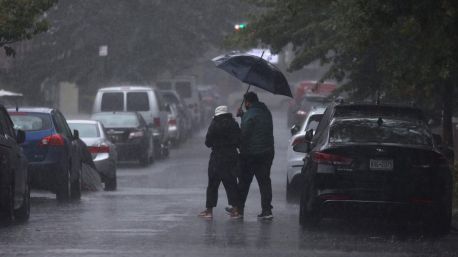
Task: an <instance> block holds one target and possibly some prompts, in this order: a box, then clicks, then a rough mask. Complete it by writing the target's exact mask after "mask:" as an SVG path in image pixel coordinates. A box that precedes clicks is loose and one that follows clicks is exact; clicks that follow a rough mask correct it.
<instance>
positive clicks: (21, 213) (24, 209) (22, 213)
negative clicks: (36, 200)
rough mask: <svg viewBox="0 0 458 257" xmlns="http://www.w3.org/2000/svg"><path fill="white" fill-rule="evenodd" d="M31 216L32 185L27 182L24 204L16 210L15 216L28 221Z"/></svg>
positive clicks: (17, 218)
mask: <svg viewBox="0 0 458 257" xmlns="http://www.w3.org/2000/svg"><path fill="white" fill-rule="evenodd" d="M29 217H30V185H29V183H28V182H26V185H25V192H24V196H23V199H22V204H21V207H19V209H17V210H15V211H14V218H15V219H16V220H18V221H21V222H24V221H27V220H28V219H29Z"/></svg>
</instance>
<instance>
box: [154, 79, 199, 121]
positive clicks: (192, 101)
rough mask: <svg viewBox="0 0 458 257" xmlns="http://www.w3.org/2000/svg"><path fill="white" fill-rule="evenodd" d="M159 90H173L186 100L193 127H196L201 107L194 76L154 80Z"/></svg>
mask: <svg viewBox="0 0 458 257" xmlns="http://www.w3.org/2000/svg"><path fill="white" fill-rule="evenodd" d="M156 86H157V88H158V89H159V90H175V91H176V92H177V93H178V94H179V95H180V97H181V98H183V100H184V101H185V102H186V106H187V107H188V108H189V109H190V111H191V115H192V121H193V125H194V127H198V126H199V125H200V123H201V120H202V117H201V115H202V114H201V108H200V100H201V99H200V97H199V91H198V89H197V85H196V80H195V78H194V77H192V76H189V77H185V76H183V77H176V78H173V79H167V80H160V81H157V82H156Z"/></svg>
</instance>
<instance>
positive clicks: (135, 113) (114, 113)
mask: <svg viewBox="0 0 458 257" xmlns="http://www.w3.org/2000/svg"><path fill="white" fill-rule="evenodd" d="M96 114H113V115H116V114H134V115H137V114H138V112H94V113H93V114H92V115H96Z"/></svg>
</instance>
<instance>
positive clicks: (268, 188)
mask: <svg viewBox="0 0 458 257" xmlns="http://www.w3.org/2000/svg"><path fill="white" fill-rule="evenodd" d="M254 160H255V162H254V163H255V167H254V173H255V176H256V180H257V181H258V185H259V191H260V193H261V207H262V210H263V211H270V210H271V209H272V208H273V207H272V181H271V179H270V169H271V167H272V160H273V153H269V154H265V155H264V154H263V155H260V156H256V157H255V158H254Z"/></svg>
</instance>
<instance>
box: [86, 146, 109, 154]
mask: <svg viewBox="0 0 458 257" xmlns="http://www.w3.org/2000/svg"><path fill="white" fill-rule="evenodd" d="M88 150H89V152H90V153H109V152H110V147H109V146H108V145H100V146H90V147H88Z"/></svg>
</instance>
